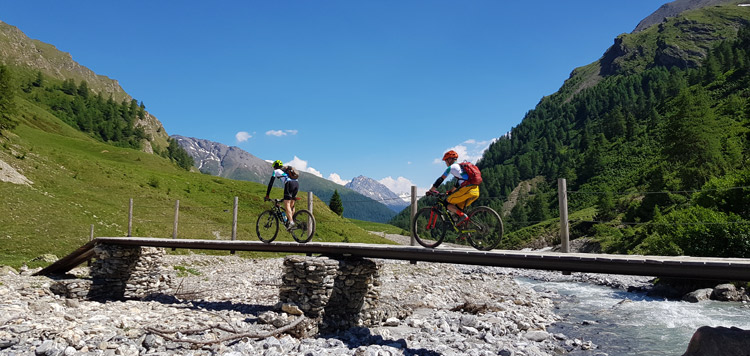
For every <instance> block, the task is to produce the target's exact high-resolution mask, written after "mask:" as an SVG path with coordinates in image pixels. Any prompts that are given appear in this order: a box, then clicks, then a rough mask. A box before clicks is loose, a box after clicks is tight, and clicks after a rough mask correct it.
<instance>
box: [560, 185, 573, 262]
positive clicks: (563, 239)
mask: <svg viewBox="0 0 750 356" xmlns="http://www.w3.org/2000/svg"><path fill="white" fill-rule="evenodd" d="M557 198H558V200H559V201H560V244H561V246H560V248H561V250H562V252H565V253H567V252H570V245H569V242H570V241H569V239H570V236H569V231H568V187H567V185H566V184H565V178H558V179H557Z"/></svg>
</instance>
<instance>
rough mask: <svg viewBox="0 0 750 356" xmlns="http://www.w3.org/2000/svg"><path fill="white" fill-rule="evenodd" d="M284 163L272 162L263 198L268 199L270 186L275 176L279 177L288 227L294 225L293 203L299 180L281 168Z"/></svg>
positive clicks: (295, 198)
mask: <svg viewBox="0 0 750 356" xmlns="http://www.w3.org/2000/svg"><path fill="white" fill-rule="evenodd" d="M283 167H284V164H283V163H282V162H281V161H280V160H276V161H274V162H273V173H272V174H271V181H270V182H268V189H267V190H266V196H265V198H263V199H264V200H266V201H267V200H270V198H269V195H270V194H271V187H273V183H274V181H275V180H276V178H279V179H280V180H281V182H282V183H284V210H286V216H287V219H288V221H289V224H288V225H287V228H288V229H291V228H292V227H294V220H292V217H293V216H294V205H295V204H294V203H295V202H296V201H297V192H298V191H299V182H298V181H297V180H296V179H292V178H291V177H289V175H288V174H287V173H286V172H284V170H283V169H282V168H283Z"/></svg>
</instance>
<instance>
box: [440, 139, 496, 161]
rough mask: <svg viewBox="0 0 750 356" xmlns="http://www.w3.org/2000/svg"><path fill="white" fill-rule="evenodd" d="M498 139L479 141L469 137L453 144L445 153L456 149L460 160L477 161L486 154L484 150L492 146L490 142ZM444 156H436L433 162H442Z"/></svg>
mask: <svg viewBox="0 0 750 356" xmlns="http://www.w3.org/2000/svg"><path fill="white" fill-rule="evenodd" d="M495 141H497V139H494V138H493V139H492V140H485V141H477V140H475V139H469V140H466V141H464V142H462V143H461V144H458V145H456V146H453V147H451V148H448V149H446V150H445V151H443V153H445V152H448V151H450V150H454V151H456V153H458V161H459V162H463V161H469V162H474V163H476V162H477V161H478V160H479V159H480V158H482V155H484V151H486V150H487V148H489V147H490V144H492V143H493V142H495ZM442 158H443V156H442V155H441V156H440V157H437V158H435V160H434V161H433V163H437V164H442V163H443V160H442Z"/></svg>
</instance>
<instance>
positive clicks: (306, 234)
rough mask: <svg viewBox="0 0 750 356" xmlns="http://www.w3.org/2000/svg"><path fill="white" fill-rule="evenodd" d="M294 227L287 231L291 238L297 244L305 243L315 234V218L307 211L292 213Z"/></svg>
mask: <svg viewBox="0 0 750 356" xmlns="http://www.w3.org/2000/svg"><path fill="white" fill-rule="evenodd" d="M292 220H293V221H294V227H293V228H291V229H290V230H289V233H291V234H292V238H294V240H295V241H297V242H299V243H305V242H308V241H310V239H312V237H313V235H314V234H315V217H314V216H313V215H312V214H310V212H309V211H307V210H298V211H297V212H296V213H294V219H292Z"/></svg>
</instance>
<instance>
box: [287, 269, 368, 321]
mask: <svg viewBox="0 0 750 356" xmlns="http://www.w3.org/2000/svg"><path fill="white" fill-rule="evenodd" d="M380 267H381V265H380V264H378V263H375V262H374V261H372V260H369V259H365V258H352V257H349V258H347V257H341V258H331V257H305V256H289V257H286V258H285V259H284V274H283V277H282V285H281V288H280V290H279V299H280V302H281V303H287V304H293V305H296V306H298V307H299V309H300V310H301V311H302V312H303V313H304V314H305V316H307V317H309V318H311V319H313V320H314V321H315V322H314V323H311V324H308V330H306V331H305V334H308V335H311V334H317V333H318V332H320V331H333V330H341V329H348V328H350V327H353V326H358V325H370V324H374V323H378V322H380V320H381V319H382V315H380V314H381V313H379V312H377V311H376V307H377V304H378V298H379V292H378V288H377V287H378V286H379V285H380V281H379V279H378V277H379V270H380Z"/></svg>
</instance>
